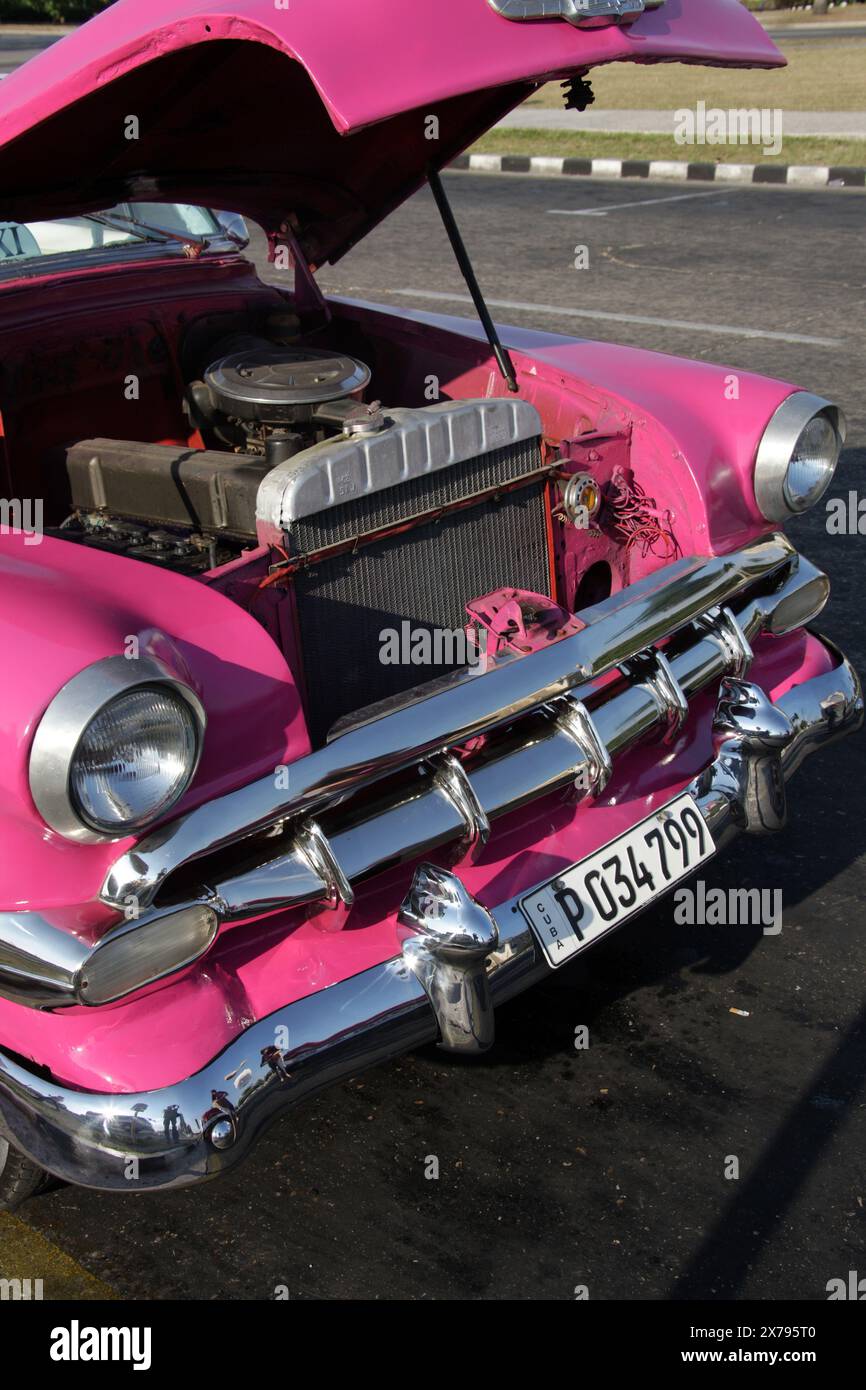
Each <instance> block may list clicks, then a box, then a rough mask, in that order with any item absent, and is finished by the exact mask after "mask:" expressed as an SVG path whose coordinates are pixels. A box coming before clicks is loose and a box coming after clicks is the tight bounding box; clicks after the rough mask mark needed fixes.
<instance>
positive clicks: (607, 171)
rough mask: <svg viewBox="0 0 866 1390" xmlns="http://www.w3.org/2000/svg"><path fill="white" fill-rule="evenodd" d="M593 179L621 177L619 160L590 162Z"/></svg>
mask: <svg viewBox="0 0 866 1390" xmlns="http://www.w3.org/2000/svg"><path fill="white" fill-rule="evenodd" d="M592 173H593V177H594V178H600V179H618V178H621V177H622V160H621V159H594V160H593V161H592Z"/></svg>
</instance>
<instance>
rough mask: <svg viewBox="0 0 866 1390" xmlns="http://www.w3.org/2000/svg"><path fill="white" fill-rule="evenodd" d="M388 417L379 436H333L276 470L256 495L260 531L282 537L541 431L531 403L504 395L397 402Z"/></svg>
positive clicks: (533, 437)
mask: <svg viewBox="0 0 866 1390" xmlns="http://www.w3.org/2000/svg"><path fill="white" fill-rule="evenodd" d="M386 420H387V424H386V426H385V428H384V429H382V430H380V431H379V432H377V433H375V434H369V435H360V436H352V437H349V438H337V439H328V440H326V441H325V442H324V443H322V444H314V445H313V446H312V448H310V449H305V450H303V452H302V453H300V454H295V455H293V457H292V458H291V459H287V460H286V462H285V463H279V464H277V466H276V468H272V469H271V471H270V472H269V473H267V474H266V475H265V477H264V478H263V479H262V481H261V483H260V485H259V490H258V495H257V497H256V525H257V528H258V531H259V536H260V537H261V538H263V539H265V540H266V539H268V538H269V537H273V536H274V535H277V536H279V538H280V539H282V535H283V532H284V531H291V528H292V526H293V524H294V523H295V522H297V521H300V520H302V519H303V518H304V517H308V516H316V515H318V514H319V513H320V512H323V511H327V510H328V509H329V508H331V507H337V506H340V505H341V504H342V503H345V502H352V501H356V500H357V499H358V498H359V497H369V496H370V495H371V494H373V493H376V492H381V491H382V489H383V488H390V487H397V486H399V485H400V484H401V483H406V482H409V481H410V480H411V479H413V478H421V477H424V476H425V475H426V474H428V473H434V472H438V471H439V470H440V469H443V468H451V467H453V465H454V464H456V463H462V462H464V460H466V459H472V458H476V457H478V456H480V455H481V454H489V453H491V452H492V450H494V449H502V448H506V447H508V446H509V445H512V444H520V443H523V442H524V441H525V440H529V439H540V438H541V436H542V435H543V433H544V426H543V424H542V420H541V416H540V415H539V413H538V411H537V410H536V408H535V406H534V405H532V404H530V402H529V401H523V400H519V399H514V398H511V399H507V398H505V397H501V398H493V399H490V400H484V399H482V400H470V401H443V402H442V403H441V404H439V405H428V406H425V407H424V408H423V409H421V410H417V409H410V408H408V407H404V406H400V407H397V408H395V409H393V410H388V411H386Z"/></svg>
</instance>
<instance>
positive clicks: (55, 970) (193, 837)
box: [0, 535, 829, 1009]
mask: <svg viewBox="0 0 866 1390" xmlns="http://www.w3.org/2000/svg"><path fill="white" fill-rule="evenodd" d="M828 593H829V581H828V580H827V577H826V575H823V574H822V573H821V572H820V571H819V570H817V569H815V567H814V566H813V565H811V564H810V563H809V561H808V560H806V559H804V558H803V557H802V556H800V555H798V554H797V552H796V551H795V550H794V548H793V547H792V546H791V544H790V542H789V541H788V540H787V539H786V538H785V537H784V536H782V535H776V536H765V537H762V538H760V539H758V540H756V541H753V542H751V543H750V544H748V545H747V546H745V547H744V548H743V549H741V550H738V551H734V552H732V553H731V554H728V555H724V556H710V557H706V556H704V557H692V558H691V559H685V560H680V561H677V562H676V563H675V564H671V565H668V566H665V567H664V569H662V570H660V571H658V572H657V573H655V574H652V575H650V576H648V577H646V578H644V579H642V580H640V581H638V582H637V583H635V584H633V585H630V586H629V587H628V588H626V589H625V590H623V591H622V592H620V593H616V594H613V595H611V596H610V597H609V598H608V599H606V600H604V601H603V602H601V603H599V604H597V605H595V606H594V607H593V608H589V609H585V610H583V612H582V613H581V615H580V617H581V621H582V623H583V624H584V626H583V628H582V630H580V631H577V632H574V631H573V630H570V629H569V628H568V626H567V627H566V628H565V629H563V630H562V631H561V632H560V634H559V635H558V639H557V640H554V641H551V640H549V636H547V637H544V638H539V641H538V643H537V646H536V650H534V651H532V652H531V653H529V654H521V655H519V656H517V655H516V654H513V653H509V654H507V655H506V657H505V658H504V659H500V658H499V657H497V659H496V661H495V663H494V665H493V667H492V669H491V670H488V671H482V672H478V671H474V672H473V671H470V672H468V673H460V674H457V675H456V676H454V677H446V678H445V679H444V680H442V681H434V682H432V683H430V684H428V685H427V686H424V687H422V688H421V689H420V690H418V691H415V692H409V693H408V694H407V695H406V696H403V697H401V698H400V699H399V700H395V701H392V702H390V703H388V704H387V705H386V706H385V707H379V708H377V709H375V710H372V711H369V710H368V711H367V712H366V717H365V718H363V719H359V721H358V722H357V723H356V724H355V725H354V726H353V727H351V728H348V729H346V728H344V729H343V730H342V731H340V732H339V734H338V736H336V737H334V738H333V740H332V741H331V742H329V743H328V744H327V745H326V746H325V747H324V748H320V749H317V750H316V751H315V752H313V753H310V754H309V755H307V756H306V757H303V758H299V759H297V760H296V761H295V762H293V763H292V764H291V767H290V768H289V769H288V774H289V775H288V781H289V785H288V788H286V789H283V788H282V787H281V786H279V785H278V779H276V778H274V777H273V776H269V777H266V778H262V779H260V780H259V781H256V782H252V783H250V784H248V785H246V786H243V787H240V788H239V789H237V790H236V791H233V792H230V793H228V794H227V795H225V796H223V797H220V798H217V799H215V800H213V801H210V802H206V803H205V804H204V805H202V806H199V807H198V808H197V809H196V810H193V811H191V812H190V813H188V814H187V815H186V816H182V817H180V818H179V819H177V820H176V821H173V822H171V823H170V824H168V825H165V826H163V827H161V828H160V829H159V830H157V831H154V832H153V833H152V834H150V835H148V836H146V837H145V838H144V839H143V840H141V841H140V842H139V843H138V844H136V845H135V847H134V848H133V849H131V850H129V851H128V852H127V853H125V854H123V855H121V856H120V858H119V859H118V860H117V861H116V863H115V864H114V865H113V867H112V869H111V871H110V872H109V874H108V876H107V878H106V881H105V883H104V885H103V890H102V894H101V897H102V902H103V905H104V907H105V910H106V912H107V920H106V927H105V930H104V933H103V934H102V935H100V937H99V940H98V941H97V942H96V944H95V945H93V944H90V943H89V942H86V941H83V940H81V939H80V938H78V937H74V936H72V935H71V934H70V932H69V931H68V930H64V929H62V926H61V925H58V924H56V923H53V922H51V921H49V920H47V918H46V916H45V915H44V914H42V913H40V912H38V911H25V912H14V911H13V912H0V995H2V996H4V997H6V998H7V999H11V1000H13V1001H14V1002H16V1003H23V1004H27V1005H29V1006H30V1007H34V1008H44V1009H56V1008H63V1007H67V1006H69V1005H73V1004H85V1005H86V1004H90V1003H93V1002H105V1001H104V999H102V998H101V997H100V998H98V999H97V1000H96V1001H94V1000H93V999H91V998H90V997H89V986H88V980H89V979H90V978H91V977H92V976H94V975H95V974H98V973H99V972H98V963H99V959H100V953H101V952H104V951H108V952H110V951H111V950H112V949H113V948H114V947H115V946H121V947H122V946H124V944H125V945H126V946H127V947H128V948H130V947H134V945H135V942H137V941H141V942H142V943H145V942H146V939H147V934H148V932H149V931H150V930H151V928H152V929H153V930H154V931H155V932H165V931H166V929H168V930H169V931H170V930H171V923H172V921H174V920H176V919H175V914H177V913H180V914H183V913H184V912H186V911H188V910H191V911H193V912H198V911H200V912H204V913H206V914H207V915H208V917H209V918H210V919H212V920H213V922H214V925H215V926H218V927H221V926H225V925H228V924H229V923H232V922H239V921H247V920H250V919H257V918H261V917H262V916H264V915H265V914H267V913H272V912H282V911H285V910H286V909H290V908H298V907H301V906H304V905H310V904H315V905H317V906H318V907H319V908H320V911H326V910H327V909H329V908H339V907H340V906H341V905H342V904H345V905H347V906H350V905H351V903H352V901H353V897H354V885H355V884H356V883H358V882H359V881H364V880H366V879H368V878H369V877H370V876H371V875H373V874H376V873H378V872H381V871H382V870H383V869H386V868H392V867H394V866H395V865H398V864H401V863H407V862H417V861H418V860H419V859H421V858H427V857H428V856H438V855H439V854H441V853H443V852H444V846H446V845H448V844H449V843H450V844H452V845H453V844H455V843H457V844H460V845H461V851H462V853H463V854H464V856H465V855H466V854H471V853H472V851H473V850H474V849H476V848H478V847H481V846H483V845H484V843H485V842H486V840H487V839H488V837H489V836H490V835H491V834H494V835H495V833H496V822H497V820H498V819H499V818H501V817H505V816H507V815H508V814H509V813H511V812H514V811H516V810H517V809H519V808H521V807H523V806H525V805H527V804H529V803H532V802H534V801H537V800H539V799H541V798H543V797H546V796H549V795H550V794H551V793H553V792H558V791H561V790H563V789H571V793H572V794H573V795H575V796H576V797H579V796H583V797H584V798H592V797H597V796H598V795H599V794H600V792H601V791H603V789H604V786H605V783H606V782H607V780H608V778H609V777H610V776H611V773H612V770H613V768H614V765H615V763H616V761H617V760H618V759H619V758H621V757H623V756H625V755H626V754H627V752H628V750H629V749H631V748H632V747H634V746H635V745H636V744H638V743H640V742H641V741H643V740H645V739H647V738H648V737H656V738H658V740H659V741H661V742H663V743H669V742H670V741H671V740H672V739H673V738H674V737H675V736H676V734H677V731H678V730H679V728H680V726H681V725H682V724H683V723H684V722H685V721H686V719H687V718H688V715H689V702H690V700H692V699H694V698H695V697H696V696H698V695H699V694H700V693H701V692H702V691H704V690H707V689H717V688H718V682H719V681H720V680H722V678H723V677H738V678H741V677H743V676H745V675H746V674H747V672H748V670H749V666H750V663H751V660H752V644H753V643H754V642H756V641H757V640H760V639H761V638H762V637H764V635H765V634H770V635H775V636H779V635H781V634H784V633H786V632H789V631H791V630H792V629H795V628H799V627H802V626H803V624H805V623H807V622H810V621H812V620H813V619H814V618H815V617H816V616H817V615H818V614H819V613H820V611H821V609H822V608H823V606H824V603H825V602H826V599H827V595H828ZM470 743H471V744H474V745H475V746H474V748H473V749H472V751H471V752H470V754H469V756H468V757H464V754H465V752H466V745H467V744H470ZM181 871H182V874H183V877H182V886H181V887H178V886H177V879H176V877H175V876H176V875H177V874H178V873H179V872H181ZM166 898H167V899H168V905H166V903H165V900H166ZM133 904H134V905H135V907H136V912H135V913H134V914H130V913H129V911H128V908H129V906H130V905H133ZM121 909H124V910H123V913H122V915H117V916H115V915H113V914H114V913H118V914H120V910H121ZM102 958H103V959H104V956H103V957H102ZM184 963H186V962H184ZM177 968H178V967H177V966H176V965H174V966H173V967H172V966H166V968H165V969H164V970H162V972H161V974H160V973H159V971H156V972H155V973H154V974H153V975H152V976H150V977H148V978H147V979H143V980H141V981H140V983H141V984H147V983H151V982H152V981H153V980H155V979H159V978H162V977H164V976H165V975H168V974H171V973H172V969H175V970H176V969H177Z"/></svg>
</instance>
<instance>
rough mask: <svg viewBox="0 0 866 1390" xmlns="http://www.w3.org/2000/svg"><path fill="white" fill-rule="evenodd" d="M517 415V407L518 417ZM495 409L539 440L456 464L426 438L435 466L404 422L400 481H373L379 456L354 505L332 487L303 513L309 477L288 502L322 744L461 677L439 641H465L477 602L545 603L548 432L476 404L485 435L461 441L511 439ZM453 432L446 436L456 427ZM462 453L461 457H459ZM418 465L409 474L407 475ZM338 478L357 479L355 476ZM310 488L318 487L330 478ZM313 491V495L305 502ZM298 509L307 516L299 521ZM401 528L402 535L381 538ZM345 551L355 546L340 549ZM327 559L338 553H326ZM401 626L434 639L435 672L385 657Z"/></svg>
mask: <svg viewBox="0 0 866 1390" xmlns="http://www.w3.org/2000/svg"><path fill="white" fill-rule="evenodd" d="M515 406H519V407H521V409H520V411H519V412H518V413H517V415H516V416H515V411H514V408H515ZM491 407H501V408H502V409H503V410H505V409H509V410H510V413H511V415H512V416H515V418H517V419H518V420H519V428H512V430H511V433H513V434H517V435H520V434H523V435H527V432H528V430H529V429H530V428H532V430H533V433H532V434H531V435H530V436H529V437H518V438H514V439H512V441H511V442H509V443H505V444H501V445H500V446H499V447H497V448H493V449H487V450H485V451H484V452H481V453H477V454H474V455H471V456H469V457H464V458H460V457H458V458H457V459H456V460H454V461H452V458H451V457H450V456H449V458H448V461H447V463H445V464H442V463H441V462H440V460H441V457H442V453H441V450H440V452H439V453H438V454H437V453H435V452H434V451H433V450H431V449H430V448H429V441H428V452H427V456H426V459H425V458H424V457H423V456H422V454H420V453H418V452H417V448H416V446H417V440H414V441H413V440H412V438H411V434H412V430H411V423H412V422H411V421H408V420H403V421H401V424H402V426H403V429H404V436H405V432H406V429H407V427H408V436H409V437H408V439H407V438H405V437H404V441H403V444H402V446H401V447H402V448H403V458H402V459H401V461H400V465H399V466H400V471H401V473H402V474H403V475H404V476H405V481H403V482H401V483H399V484H397V485H392V486H389V487H378V488H377V487H375V486H374V485H373V484H374V483H375V481H376V479H377V476H378V477H381V476H382V475H383V472H384V470H377V467H376V458H375V454H373V456H372V457H370V456H368V457H366V462H365V467H364V468H363V469H362V468H360V466H359V470H358V478H359V479H360V480H361V483H363V486H362V485H361V483H359V484H358V486H357V495H356V496H355V497H354V498H353V500H351V501H347V502H343V501H340V500H338V498H339V496H340V491H339V488H338V487H337V486H330V483H333V481H334V479H333V478H331V480H330V483H329V490H328V491H327V494H326V496H327V499H328V501H329V504H328V505H324V506H322V507H320V508H319V509H318V510H313V509H312V508H311V507H310V506H309V505H307V506H300V505H298V500H297V499H298V496H299V495H300V494H301V493H302V491H303V487H302V483H303V480H301V482H300V483H299V484H298V486H297V489H296V494H295V496H294V498H292V497H291V496H289V497H288V498H287V500H286V501H285V503H284V506H283V511H282V513H281V525H282V530H283V534H284V537H285V543H286V546H287V547H288V549H289V552H290V554H291V555H292V557H293V559H295V560H296V561H300V567H299V569H298V571H297V573H296V575H295V580H294V584H295V598H296V603H297V613H298V626H299V636H300V643H301V652H302V658H303V667H304V678H305V684H306V706H307V717H308V723H309V729H310V736H311V738H312V740H313V743H314V744H315V745H319V744H321V743H323V742H324V741H325V739H326V736H327V733H328V730H329V729H330V728H331V727H332V725H333V724H334V723H335V722H336V721H337V720H338V719H340V718H342V717H343V716H344V715H347V714H351V713H353V712H355V711H356V710H359V709H363V708H364V707H365V706H367V705H371V704H374V703H376V702H377V701H379V700H383V699H386V698H387V697H389V696H392V695H396V694H399V693H401V692H403V691H405V690H409V689H411V688H412V687H413V686H417V685H423V684H425V683H426V682H427V681H429V680H432V679H434V678H435V677H436V676H439V675H443V674H445V673H446V672H447V671H449V670H454V669H457V667H458V665H459V663H457V662H454V661H453V660H450V659H449V657H451V656H453V655H455V653H452V652H449V650H448V649H447V648H448V644H447V643H445V644H442V643H441V642H440V643H439V644H438V648H439V649H438V650H437V643H436V641H435V634H436V632H437V630H438V631H440V632H441V631H442V630H447V631H454V632H460V631H462V629H463V628H464V627H465V625H466V621H467V616H466V604H467V602H468V601H469V600H470V599H473V598H479V597H481V596H482V595H484V594H488V593H490V592H492V591H493V590H495V589H500V588H503V587H506V586H507V587H512V588H520V589H529V590H531V591H532V592H534V593H542V594H548V595H549V594H550V555H549V542H548V533H549V526H548V514H547V499H546V487H547V483H546V479H545V477H544V476H542V475H541V469H542V454H541V441H540V438H539V434H540V422H539V421H538V417H537V415H536V412H535V411H534V410H533V408H532V407H531V406H528V405H527V404H526V403H525V402H511V401H502V402H482V403H477V408H479V409H480V410H481V411H483V412H485V415H486V417H487V425H488V428H486V429H485V430H481V431H480V432H479V431H478V430H477V429H475V430H474V431H470V432H469V434H468V435H467V434H465V433H464V434H463V435H461V438H463V439H464V441H468V439H470V438H471V439H473V440H474V441H475V442H476V444H477V442H478V441H479V439H480V440H482V441H483V440H485V439H486V440H488V441H489V440H491V439H492V440H497V439H498V438H501V437H502V434H503V431H502V430H501V429H490V428H489V425H490V415H489V412H490V409H491ZM437 409H438V410H439V411H440V412H441V410H442V409H443V408H442V407H439V408H437ZM451 409H452V410H455V411H459V412H460V413H461V415H464V416H465V414H466V412H467V409H468V406H467V403H460V405H459V406H454V407H451ZM527 412H531V413H530V414H527ZM401 415H403V416H407V417H408V416H410V415H411V416H417V417H423V420H422V425H421V427H422V428H423V429H424V430H425V431H427V432H428V433H429V422H430V413H428V412H425V411H413V412H408V411H407V412H401ZM434 418H437V417H436V416H434ZM438 418H439V419H440V420H441V418H442V416H441V414H440V415H439V416H438ZM446 419H447V417H446ZM447 423H448V426H449V429H451V427H452V426H453V423H454V422H453V421H451V420H448V422H447ZM465 423H466V422H465V420H464V425H465ZM476 424H477V422H476ZM461 428H462V426H461ZM451 434H452V436H453V434H454V431H453V429H451ZM392 444H393V441H392ZM451 444H452V446H453V444H454V439H453V437H452V439H451ZM465 447H466V445H465V443H464V448H465ZM413 449H416V452H415V453H414V454H413V452H412V451H413ZM453 452H457V453H458V454H459V453H460V452H461V450H460V448H459V447H458V448H457V449H456V450H454V449H453V448H452V453H453ZM431 454H432V461H431ZM350 457H351V456H350ZM413 458H414V464H410V466H407V463H406V461H407V460H411V459H413ZM321 462H322V460H320V465H321ZM344 462H345V461H344ZM392 462H393V460H392ZM425 462H426V465H427V466H426V467H425V466H423V464H424V463H425ZM288 471H289V470H287V473H288ZM340 476H341V477H342V478H343V480H345V478H346V477H347V476H349V475H348V473H347V471H346V469H344V471H343V473H342V475H340ZM296 481H297V480H296ZM315 486H316V487H318V488H321V478H317V479H316V480H315ZM498 488H501V489H502V491H496V489H498ZM310 494H311V487H310V485H309V484H308V485H307V486H306V495H307V496H309V495H310ZM292 503H294V505H292ZM293 511H294V512H296V513H297V512H300V513H302V514H300V515H292V512H293ZM395 527H400V528H402V529H400V530H399V531H394V532H393V533H392V534H390V535H386V536H382V535H381V534H380V533H381V532H382V531H386V530H388V529H390V528H395ZM347 545H352V548H351V549H346V548H343V549H340V547H346V546H347ZM332 548H336V549H335V553H332V554H330V555H329V554H327V553H325V554H322V552H327V551H328V550H329V549H332ZM403 623H408V624H409V628H410V630H411V631H412V633H413V634H414V633H417V632H419V631H422V630H423V631H427V632H429V633H430V634H431V643H430V648H431V652H430V654H431V655H432V656H433V658H434V659H433V661H432V662H431V663H430V664H427V663H426V662H425V664H423V665H417V664H412V663H407V664H386V663H385V662H383V661H382V660H381V655H382V648H383V634H384V633H386V632H387V631H389V630H390V631H396V632H398V633H400V632H401V630H402V624H403ZM443 645H444V647H445V650H442V647H443ZM437 658H440V659H437Z"/></svg>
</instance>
